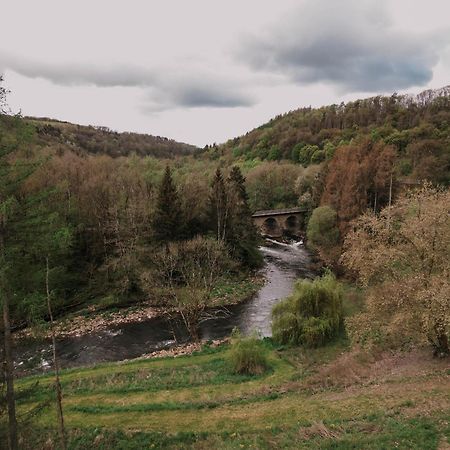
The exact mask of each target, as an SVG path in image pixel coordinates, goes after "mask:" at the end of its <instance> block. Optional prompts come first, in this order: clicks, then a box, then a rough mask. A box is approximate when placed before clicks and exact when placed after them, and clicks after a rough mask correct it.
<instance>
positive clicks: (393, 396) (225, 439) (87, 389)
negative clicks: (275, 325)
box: [17, 338, 450, 449]
mask: <svg viewBox="0 0 450 450" xmlns="http://www.w3.org/2000/svg"><path fill="white" fill-rule="evenodd" d="M230 351H231V349H230V346H229V345H223V346H221V347H218V348H211V347H209V346H207V345H206V346H204V348H203V350H202V351H200V352H198V353H195V354H193V355H191V356H182V357H178V358H161V359H143V360H135V361H130V362H124V363H114V364H105V365H101V366H96V367H94V368H85V369H71V370H65V371H63V373H62V388H63V392H64V413H65V420H66V426H67V431H68V441H69V448H71V449H86V448H98V449H144V448H173V449H178V448H198V449H212V448H225V449H242V448H249V449H250V448H253V449H271V448H321V449H328V448H329V449H351V448H358V449H359V448H364V449H381V448H386V449H391V448H403V449H411V448H416V449H434V448H436V449H437V448H446V447H445V445H448V444H446V443H447V442H450V377H449V375H450V370H449V367H448V360H447V361H446V360H437V359H433V358H432V357H431V356H429V352H421V351H415V352H412V353H404V354H399V353H397V354H391V353H379V354H375V355H374V354H371V355H369V354H367V353H362V352H355V351H354V350H353V351H352V350H350V348H349V347H348V343H347V341H346V339H345V338H342V339H341V340H339V341H338V342H337V343H334V344H332V345H328V346H326V347H324V348H321V349H313V350H303V349H299V348H277V347H276V346H274V344H273V343H272V342H271V341H270V340H265V341H264V351H265V352H266V357H267V359H268V362H269V365H270V368H269V370H268V371H267V372H266V373H265V374H263V375H259V376H247V375H236V374H233V373H232V370H231V368H230V363H229V354H230ZM52 383H53V378H52V376H51V375H50V374H49V375H45V376H34V377H28V378H23V379H21V380H19V381H18V386H17V387H18V388H19V390H22V391H23V390H25V389H29V388H32V394H31V395H30V394H28V395H27V396H26V399H24V400H19V403H18V407H19V415H23V414H24V413H25V412H26V411H30V410H32V409H33V408H36V412H35V414H34V415H33V417H32V418H31V419H29V421H28V422H27V423H26V424H25V425H22V429H21V446H22V448H27V449H28V448H29V449H36V448H58V445H59V441H58V434H57V428H56V410H55V408H54V402H53V401H52V399H53V395H54V394H53V391H52Z"/></svg>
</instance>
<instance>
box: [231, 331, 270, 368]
mask: <svg viewBox="0 0 450 450" xmlns="http://www.w3.org/2000/svg"><path fill="white" fill-rule="evenodd" d="M230 363H231V367H232V370H233V372H234V373H238V374H241V375H261V374H263V373H264V372H265V371H266V370H267V369H268V367H269V364H268V362H267V358H266V353H265V351H264V347H263V344H262V341H261V340H260V339H258V337H257V336H256V335H252V336H249V337H242V336H241V334H240V333H239V332H237V331H235V332H233V336H232V340H231V351H230Z"/></svg>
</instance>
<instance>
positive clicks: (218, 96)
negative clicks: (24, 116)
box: [0, 54, 255, 112]
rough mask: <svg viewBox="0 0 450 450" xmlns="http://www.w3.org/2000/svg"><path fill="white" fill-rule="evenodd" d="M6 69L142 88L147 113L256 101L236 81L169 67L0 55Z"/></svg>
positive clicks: (72, 82) (67, 82)
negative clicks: (108, 65) (67, 62)
mask: <svg viewBox="0 0 450 450" xmlns="http://www.w3.org/2000/svg"><path fill="white" fill-rule="evenodd" d="M6 69H11V70H13V71H14V72H17V73H19V74H21V75H23V76H25V77H28V78H43V79H46V80H49V81H51V82H52V83H54V84H58V85H63V86H90V85H91V86H97V87H139V88H143V89H144V90H145V92H146V95H145V98H146V102H145V106H144V107H143V108H142V109H143V110H144V111H152V112H155V111H162V110H166V109H173V108H177V107H187V108H197V107H213V108H235V107H247V106H252V105H254V104H255V99H254V98H253V97H252V96H251V95H249V94H247V93H245V92H243V91H242V89H241V87H240V86H239V83H238V82H237V80H231V79H224V78H223V77H221V76H220V75H216V74H213V73H209V72H208V73H205V72H204V71H201V70H199V71H197V72H196V73H192V74H187V75H186V74H185V73H182V72H181V71H179V70H178V71H177V70H176V69H174V68H167V67H166V68H152V69H148V68H145V67H140V66H132V65H116V66H110V67H102V66H97V65H94V64H93V65H88V64H72V63H70V64H49V63H42V62H38V61H31V60H24V59H19V58H15V57H11V56H9V55H5V54H3V55H0V73H2V71H4V70H6ZM177 72H178V73H179V74H177ZM174 74H175V75H174Z"/></svg>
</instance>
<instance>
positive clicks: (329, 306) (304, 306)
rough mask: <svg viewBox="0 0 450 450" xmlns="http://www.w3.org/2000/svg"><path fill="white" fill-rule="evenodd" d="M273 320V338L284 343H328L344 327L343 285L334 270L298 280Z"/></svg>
mask: <svg viewBox="0 0 450 450" xmlns="http://www.w3.org/2000/svg"><path fill="white" fill-rule="evenodd" d="M272 320H273V322H272V333H273V339H274V340H275V341H276V342H278V343H280V344H290V345H304V346H306V347H319V346H321V345H324V344H325V343H327V342H329V341H331V340H332V339H333V338H335V337H336V336H337V335H338V333H339V332H340V330H341V327H342V320H343V310H342V288H341V285H340V284H339V283H338V282H337V281H336V279H335V278H334V276H333V275H332V274H331V273H328V274H326V275H324V276H323V277H321V278H317V279H315V280H314V281H309V280H300V281H298V282H297V283H296V285H295V288H294V292H293V294H292V295H291V296H290V297H288V298H287V299H285V300H283V301H282V302H280V303H278V304H277V305H275V307H274V308H273V311H272Z"/></svg>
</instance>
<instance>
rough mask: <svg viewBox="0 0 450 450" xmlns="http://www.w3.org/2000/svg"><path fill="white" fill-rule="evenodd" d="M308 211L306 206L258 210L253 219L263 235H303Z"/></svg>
mask: <svg viewBox="0 0 450 450" xmlns="http://www.w3.org/2000/svg"><path fill="white" fill-rule="evenodd" d="M307 212H308V211H307V210H306V209H304V208H289V209H273V210H268V211H256V212H255V213H254V214H253V215H252V219H253V223H254V224H255V225H256V227H257V228H258V230H259V232H260V233H261V234H262V235H263V236H268V237H281V236H284V235H286V236H303V235H304V234H305V224H306V220H305V217H306V214H307Z"/></svg>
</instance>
